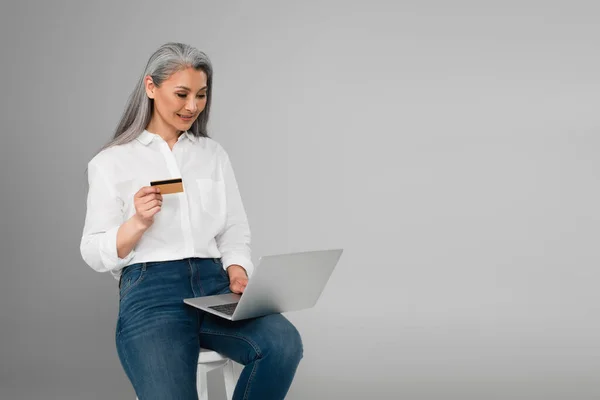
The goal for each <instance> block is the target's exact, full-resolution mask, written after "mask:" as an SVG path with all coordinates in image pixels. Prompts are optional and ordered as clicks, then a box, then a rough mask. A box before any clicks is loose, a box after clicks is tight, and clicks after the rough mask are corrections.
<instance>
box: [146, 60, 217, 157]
mask: <svg viewBox="0 0 600 400" xmlns="http://www.w3.org/2000/svg"><path fill="white" fill-rule="evenodd" d="M144 87H145V89H146V94H147V95H148V98H149V99H151V100H154V115H153V118H152V120H151V121H150V124H149V125H148V127H147V128H146V129H147V130H148V131H150V132H160V131H163V132H169V133H170V134H171V137H170V139H171V140H168V139H167V143H169V145H170V147H171V148H172V147H173V146H172V144H174V143H175V140H177V137H178V136H179V132H182V131H187V130H188V129H190V127H191V125H192V123H193V122H194V121H195V120H196V118H197V117H198V115H200V113H202V111H204V108H205V107H206V103H207V95H206V92H207V90H208V85H207V76H206V73H205V72H204V71H203V70H201V69H199V70H197V69H194V68H193V67H187V68H185V69H182V70H180V71H177V72H175V73H173V74H172V75H171V76H170V77H169V78H168V79H166V80H165V81H163V83H162V84H161V85H160V86H158V85H156V84H155V83H154V81H153V79H152V77H151V76H146V77H145V78H144Z"/></svg>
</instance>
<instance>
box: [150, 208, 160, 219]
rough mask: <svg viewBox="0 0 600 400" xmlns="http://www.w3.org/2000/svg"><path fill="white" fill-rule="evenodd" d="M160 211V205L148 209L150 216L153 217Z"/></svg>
mask: <svg viewBox="0 0 600 400" xmlns="http://www.w3.org/2000/svg"><path fill="white" fill-rule="evenodd" d="M159 211H160V206H156V207H152V208H151V209H149V210H148V216H149V217H152V216H153V215H154V214H156V213H157V212H159Z"/></svg>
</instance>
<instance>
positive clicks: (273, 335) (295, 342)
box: [262, 316, 304, 364]
mask: <svg viewBox="0 0 600 400" xmlns="http://www.w3.org/2000/svg"><path fill="white" fill-rule="evenodd" d="M271 328H272V330H271V332H270V340H269V341H268V343H267V348H265V349H262V350H264V353H265V355H266V354H269V355H272V356H275V357H276V358H278V359H280V360H281V362H284V363H291V364H297V363H299V362H300V360H301V359H302V357H303V356H304V345H303V343H302V337H301V335H300V332H298V329H296V327H295V326H294V325H293V324H292V323H291V322H289V321H288V320H287V319H285V318H284V317H283V316H281V318H280V319H278V320H277V321H276V323H275V324H273V326H272V327H271Z"/></svg>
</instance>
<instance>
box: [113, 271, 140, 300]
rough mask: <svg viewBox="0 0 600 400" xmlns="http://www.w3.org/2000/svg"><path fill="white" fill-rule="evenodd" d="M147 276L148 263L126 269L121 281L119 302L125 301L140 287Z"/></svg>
mask: <svg viewBox="0 0 600 400" xmlns="http://www.w3.org/2000/svg"><path fill="white" fill-rule="evenodd" d="M145 274H146V263H140V264H132V265H129V266H127V267H125V269H124V270H123V273H122V274H121V280H120V281H119V301H121V300H123V299H124V298H125V296H127V294H128V293H129V292H131V290H132V289H133V288H135V287H136V286H137V285H139V283H140V282H141V281H142V279H144V275H145Z"/></svg>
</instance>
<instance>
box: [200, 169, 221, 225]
mask: <svg viewBox="0 0 600 400" xmlns="http://www.w3.org/2000/svg"><path fill="white" fill-rule="evenodd" d="M196 186H197V188H198V193H199V195H200V205H201V206H202V210H203V211H204V212H206V213H208V214H210V215H213V216H215V217H218V216H222V215H224V214H225V212H226V210H227V202H226V200H227V199H226V197H225V182H224V181H215V180H213V179H211V178H198V179H196Z"/></svg>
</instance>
